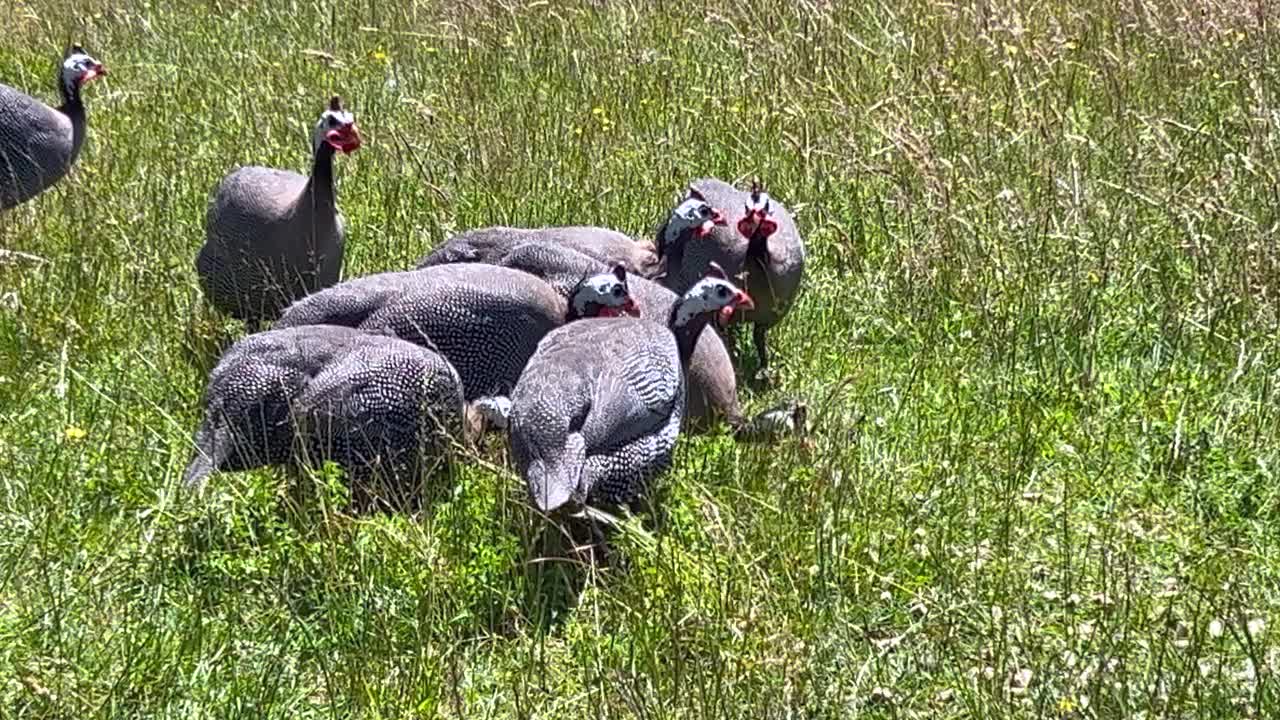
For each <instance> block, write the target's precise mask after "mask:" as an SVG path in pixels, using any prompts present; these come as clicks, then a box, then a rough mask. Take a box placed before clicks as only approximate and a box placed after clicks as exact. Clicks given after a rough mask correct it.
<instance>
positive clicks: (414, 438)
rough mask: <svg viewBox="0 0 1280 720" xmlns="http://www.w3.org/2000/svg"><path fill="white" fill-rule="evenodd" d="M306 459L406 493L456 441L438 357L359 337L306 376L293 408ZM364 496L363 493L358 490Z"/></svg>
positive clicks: (450, 394) (453, 409)
mask: <svg viewBox="0 0 1280 720" xmlns="http://www.w3.org/2000/svg"><path fill="white" fill-rule="evenodd" d="M295 407H296V414H297V415H298V416H299V417H300V418H301V419H302V423H301V424H302V425H303V427H302V428H301V430H300V434H301V435H302V436H303V437H305V438H306V442H307V445H306V446H307V448H308V451H309V452H310V454H311V455H312V457H313V458H323V459H331V460H333V461H334V462H336V463H337V464H338V465H340V466H342V467H343V468H346V469H347V472H348V474H349V475H350V476H351V477H352V479H353V480H355V481H356V482H357V483H360V484H361V485H364V484H367V483H368V482H370V481H373V480H380V481H390V485H389V486H386V487H385V488H382V489H381V491H382V492H388V493H393V494H395V495H399V494H400V492H398V491H402V490H408V491H414V490H416V488H415V487H412V486H411V483H407V482H405V481H406V480H409V479H413V478H416V477H417V476H418V475H419V474H420V473H421V472H422V471H424V470H426V469H428V466H429V465H436V464H439V463H442V462H444V450H445V449H446V447H447V446H448V444H449V442H450V439H451V438H454V437H460V436H461V421H462V412H463V400H462V385H461V383H460V381H459V379H458V374H457V372H456V371H455V370H454V369H453V366H451V365H450V364H449V363H448V362H447V361H446V360H445V359H444V358H443V357H441V356H440V355H438V354H437V353H435V352H432V351H430V350H427V349H426V348H422V347H419V346H417V345H413V344H412V343H408V342H405V341H403V340H398V339H396V338H391V337H385V336H365V337H363V338H361V340H360V342H359V343H357V344H356V345H354V346H352V347H351V348H349V349H348V351H347V352H345V353H344V354H343V355H342V356H341V357H340V358H338V359H336V360H335V361H334V362H331V363H329V364H327V365H326V366H324V368H323V369H322V370H321V371H320V372H319V373H317V374H316V375H315V377H313V378H311V380H310V381H309V382H308V383H307V385H306V387H305V388H304V389H303V391H302V392H301V393H300V394H299V395H298V399H297V401H296V403H295ZM366 494H367V491H366Z"/></svg>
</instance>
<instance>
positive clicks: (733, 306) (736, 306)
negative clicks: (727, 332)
mask: <svg viewBox="0 0 1280 720" xmlns="http://www.w3.org/2000/svg"><path fill="white" fill-rule="evenodd" d="M755 307H756V304H755V302H754V301H753V300H752V299H751V296H750V295H748V294H747V293H746V291H745V290H739V291H738V294H737V295H734V296H733V300H732V301H730V302H729V304H728V305H725V306H724V307H722V308H720V312H719V313H717V314H716V320H717V322H719V324H720V327H725V326H726V325H728V324H729V321H731V320H733V314H734V313H735V312H737V311H738V310H754V309H755Z"/></svg>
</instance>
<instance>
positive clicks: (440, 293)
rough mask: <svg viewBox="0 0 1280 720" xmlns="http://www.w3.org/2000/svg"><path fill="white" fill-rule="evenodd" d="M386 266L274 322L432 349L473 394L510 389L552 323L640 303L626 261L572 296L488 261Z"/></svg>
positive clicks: (296, 306) (476, 396)
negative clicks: (391, 269) (380, 335)
mask: <svg viewBox="0 0 1280 720" xmlns="http://www.w3.org/2000/svg"><path fill="white" fill-rule="evenodd" d="M386 275H387V276H388V277H380V276H378V275H371V276H368V277H363V278H357V279H355V280H351V281H348V282H345V283H342V284H340V285H336V286H334V287H332V288H329V289H327V290H323V291H321V292H318V293H316V294H314V295H310V296H308V297H306V298H303V299H302V300H300V301H298V302H297V303H295V304H294V305H293V306H291V307H290V308H289V309H288V310H286V311H285V313H284V314H283V315H282V316H281V318H280V320H279V321H278V322H277V323H276V327H293V326H297V325H299V324H307V323H316V322H319V323H328V324H343V323H349V324H353V325H354V326H356V327H358V328H360V329H362V330H366V331H376V332H389V333H392V334H394V335H396V336H398V337H400V338H402V339H404V340H408V341H410V342H413V343H416V344H419V345H423V346H424V347H429V348H432V349H434V350H437V351H438V352H439V353H440V354H442V355H444V357H445V358H446V359H448V360H449V362H450V363H452V364H453V366H454V367H455V368H457V370H458V375H459V377H461V378H462V386H463V389H464V391H465V394H466V398H467V401H468V402H470V401H474V400H477V399H479V398H489V397H495V396H499V397H500V396H505V395H507V394H508V393H510V392H511V388H512V387H514V386H515V383H516V380H517V379H518V378H519V377H520V372H521V370H523V369H524V365H525V362H527V361H528V359H529V356H530V355H532V354H533V351H534V349H535V348H536V347H537V345H538V341H539V340H541V339H542V337H543V336H544V335H546V334H547V333H548V332H550V331H551V330H552V329H554V328H556V327H559V326H560V325H562V324H564V323H565V322H567V321H570V320H575V319H577V318H580V317H592V316H596V315H612V314H618V313H624V312H635V309H634V303H632V301H631V299H630V294H629V292H628V290H627V275H626V272H625V271H624V270H623V269H622V268H621V267H617V268H615V269H614V272H606V273H601V274H598V275H595V276H592V277H586V278H581V279H580V281H579V282H578V283H577V284H576V286H575V287H574V290H573V292H572V293H571V294H570V297H569V299H568V300H566V299H565V298H563V297H561V296H560V295H559V294H557V293H556V291H555V290H554V289H553V288H552V287H551V286H550V285H548V284H547V283H546V282H543V281H542V280H540V279H538V278H536V277H534V276H532V275H530V274H528V273H524V272H520V271H519V270H513V269H510V268H504V267H497V266H493V265H487V264H481V263H459V264H456V265H441V266H437V267H429V268H426V269H423V270H413V271H408V272H398V273H387V274H386ZM395 286H398V289H397V290H395V291H393V290H390V288H392V287H395ZM365 288H368V290H367V291H366V290H365Z"/></svg>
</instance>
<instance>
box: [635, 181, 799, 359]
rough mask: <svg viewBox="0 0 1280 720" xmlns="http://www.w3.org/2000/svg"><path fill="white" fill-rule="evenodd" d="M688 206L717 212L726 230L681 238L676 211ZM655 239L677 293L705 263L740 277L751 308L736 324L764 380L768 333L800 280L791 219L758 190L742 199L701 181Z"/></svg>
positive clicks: (715, 183)
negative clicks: (747, 333) (746, 326)
mask: <svg viewBox="0 0 1280 720" xmlns="http://www.w3.org/2000/svg"><path fill="white" fill-rule="evenodd" d="M690 201H693V202H695V203H699V202H702V203H707V204H709V205H710V206H712V207H713V208H716V209H717V210H719V211H720V212H721V213H723V215H724V217H725V219H726V221H727V223H726V225H727V227H725V226H716V227H713V228H712V230H711V231H710V232H709V233H705V234H703V235H702V236H701V237H698V236H697V235H696V234H693V233H688V232H684V233H683V234H681V233H680V232H679V230H680V229H682V223H687V221H684V220H683V219H682V218H681V217H680V216H679V213H678V210H679V207H683V206H685V205H687V204H688V203H689V202H690ZM685 226H687V225H685ZM658 237H659V243H658V245H659V247H660V248H661V250H662V253H663V262H664V270H665V276H664V277H663V284H664V285H666V286H667V287H669V288H671V289H672V290H674V291H675V292H677V293H680V292H683V291H684V289H685V288H687V287H689V286H690V285H691V284H692V283H694V282H696V281H697V280H698V277H699V274H700V273H701V271H702V268H705V267H706V265H707V263H708V262H715V263H718V264H719V265H720V266H721V267H723V268H724V269H725V271H726V272H728V273H729V274H730V275H732V276H734V277H737V276H739V275H740V274H741V273H745V277H746V283H745V287H746V290H747V292H749V293H750V294H751V296H752V297H753V298H754V299H755V301H756V306H755V308H754V309H753V310H749V311H744V312H743V313H741V314H740V315H739V316H738V317H736V318H735V320H742V321H746V322H750V323H752V325H753V327H752V339H753V342H754V344H755V350H756V356H757V360H758V371H759V377H760V379H767V378H768V376H769V354H768V350H767V348H766V341H767V335H768V331H769V328H771V327H773V326H774V325H776V324H777V323H778V322H780V321H781V320H782V318H783V317H785V316H786V314H787V312H788V311H789V310H790V309H791V304H792V302H793V301H794V300H795V298H796V295H797V293H798V292H799V289H800V282H801V280H802V279H803V276H804V261H805V247H804V241H803V240H802V239H801V237H800V233H799V231H798V230H797V229H796V224H795V221H794V220H793V219H792V217H791V213H789V212H788V211H787V209H786V208H785V207H783V206H782V204H781V203H778V202H776V201H774V200H772V199H771V198H770V197H769V196H768V195H767V194H766V193H765V192H764V191H763V190H761V189H760V187H759V184H755V185H754V186H753V187H752V190H751V192H749V193H747V192H743V191H741V190H738V189H737V188H735V187H733V186H732V185H730V184H728V183H726V182H723V181H721V180H716V179H714V178H703V179H700V180H695V181H694V182H693V183H691V184H690V185H689V194H688V197H687V199H686V200H685V201H684V202H683V203H681V205H680V206H678V207H677V211H676V212H673V213H672V217H671V218H670V219H669V220H668V221H667V222H666V223H664V224H663V225H662V227H661V228H659V230H658Z"/></svg>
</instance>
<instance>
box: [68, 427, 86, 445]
mask: <svg viewBox="0 0 1280 720" xmlns="http://www.w3.org/2000/svg"><path fill="white" fill-rule="evenodd" d="M88 434H89V433H87V432H85V430H84V428H81V427H76V426H75V425H68V426H67V429H66V430H64V431H63V435H65V436H66V438H67V439H68V440H70V441H72V442H75V441H77V440H83V439H84V438H85V436H86V435H88Z"/></svg>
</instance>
